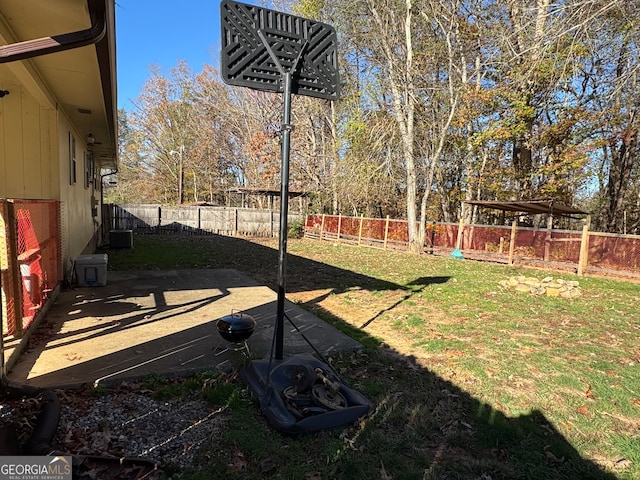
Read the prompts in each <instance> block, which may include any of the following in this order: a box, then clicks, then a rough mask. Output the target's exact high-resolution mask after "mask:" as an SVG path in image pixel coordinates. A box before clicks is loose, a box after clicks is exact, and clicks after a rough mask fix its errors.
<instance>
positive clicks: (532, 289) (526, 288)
mask: <svg viewBox="0 0 640 480" xmlns="http://www.w3.org/2000/svg"><path fill="white" fill-rule="evenodd" d="M500 286H501V287H503V288H505V289H507V290H514V291H516V292H522V293H529V294H531V295H546V296H547V297H562V298H578V297H580V296H582V290H581V289H580V284H579V282H578V281H576V280H563V279H562V278H553V277H545V278H543V279H542V280H538V279H537V278H534V277H525V276H524V275H518V276H513V277H509V279H508V280H501V281H500Z"/></svg>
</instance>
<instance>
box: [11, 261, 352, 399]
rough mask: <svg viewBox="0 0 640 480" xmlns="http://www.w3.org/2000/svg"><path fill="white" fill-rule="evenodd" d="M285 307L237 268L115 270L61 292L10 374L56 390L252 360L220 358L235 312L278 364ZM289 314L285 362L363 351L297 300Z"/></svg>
mask: <svg viewBox="0 0 640 480" xmlns="http://www.w3.org/2000/svg"><path fill="white" fill-rule="evenodd" d="M276 306H277V295H276V293H275V292H274V291H273V290H271V289H270V288H268V287H266V286H263V285H260V284H258V283H257V282H256V281H255V280H253V279H252V278H250V277H248V276H247V275H244V274H243V273H241V272H239V271H236V270H231V269H225V270H206V269H197V270H196V269H194V270H172V271H126V272H117V271H110V272H109V273H108V280H107V285H105V286H97V287H83V288H76V289H72V290H66V291H63V292H61V293H60V294H59V295H58V297H57V299H56V302H55V303H54V305H53V306H52V307H51V309H50V310H49V311H48V312H47V314H46V316H45V317H44V321H43V322H42V323H41V325H40V326H39V327H38V330H37V331H36V332H34V335H32V337H31V339H30V341H29V346H28V348H27V349H25V351H23V352H22V353H21V354H20V356H19V357H18V359H17V361H16V362H15V364H14V365H13V366H12V368H11V370H10V371H9V372H8V378H9V380H11V381H14V382H18V383H24V384H29V385H33V386H37V387H50V388H55V387H72V386H79V385H84V384H90V385H99V384H101V383H110V382H114V381H120V380H125V379H131V378H140V377H143V376H146V375H148V374H151V373H156V374H159V375H167V376H179V375H186V374H190V373H193V372H197V371H206V370H215V369H218V368H228V367H230V366H233V365H234V364H235V363H237V362H239V361H243V358H242V356H241V354H240V353H239V352H233V351H227V352H224V353H222V354H220V353H219V352H220V351H222V350H224V349H225V348H226V347H227V346H228V343H227V342H226V341H225V340H223V339H222V337H220V335H219V333H218V330H217V328H216V321H217V320H218V319H219V318H222V317H224V316H227V315H230V314H231V313H232V312H242V313H246V314H249V315H251V316H252V317H253V318H254V319H255V320H256V328H255V331H254V333H253V335H252V336H251V337H250V338H249V340H248V346H249V349H250V351H251V356H252V358H269V356H270V355H271V352H272V345H273V332H274V326H275V317H276ZM285 313H286V315H287V317H288V318H289V319H291V323H290V322H288V321H287V320H285V328H284V356H285V358H286V357H287V356H289V355H296V354H300V353H314V349H315V350H317V351H318V352H320V353H321V354H322V355H323V356H325V357H326V356H330V355H331V354H332V353H336V352H344V351H354V350H358V349H360V348H361V346H360V344H359V343H358V342H357V341H355V340H353V339H352V338H350V337H349V336H347V335H345V334H343V333H342V332H340V331H339V330H338V329H336V328H335V327H333V326H331V325H329V324H327V323H326V322H324V321H323V320H320V319H319V318H317V317H316V316H315V315H313V314H311V313H309V312H307V311H306V310H304V309H302V308H301V307H299V306H297V305H295V304H293V303H291V302H288V301H287V302H286V305H285ZM292 324H293V325H292ZM294 325H295V327H297V328H295V327H294ZM300 332H301V333H300ZM305 338H306V339H305Z"/></svg>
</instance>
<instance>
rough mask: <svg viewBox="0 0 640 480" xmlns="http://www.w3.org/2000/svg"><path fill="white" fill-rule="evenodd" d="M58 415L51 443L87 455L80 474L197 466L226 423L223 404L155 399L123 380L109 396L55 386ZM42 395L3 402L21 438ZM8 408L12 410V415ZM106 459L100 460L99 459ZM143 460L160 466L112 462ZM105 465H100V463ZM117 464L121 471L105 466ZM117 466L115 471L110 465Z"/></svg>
mask: <svg viewBox="0 0 640 480" xmlns="http://www.w3.org/2000/svg"><path fill="white" fill-rule="evenodd" d="M55 393H56V395H57V397H58V398H59V400H60V407H61V411H60V419H59V422H58V428H57V431H56V436H55V437H54V439H53V442H52V445H51V446H52V448H53V449H54V450H55V451H58V452H62V453H66V454H69V455H74V456H81V457H83V458H85V461H84V463H83V465H82V467H83V468H82V472H83V475H84V476H82V477H81V478H91V479H95V478H97V479H106V478H127V479H128V478H131V479H134V478H145V479H156V478H159V476H160V472H161V471H162V469H165V468H166V467H170V470H171V471H175V470H176V469H180V470H182V469H185V468H188V467H190V466H193V465H194V457H195V455H196V454H197V452H198V450H199V449H200V448H201V447H205V446H206V447H207V448H209V449H210V448H216V447H215V445H216V443H217V441H218V440H219V439H220V438H221V434H222V431H223V430H222V429H223V428H224V425H225V411H224V410H225V409H224V407H215V406H214V407H212V406H211V404H210V403H207V402H205V401H204V400H200V399H195V398H192V399H170V400H158V399H155V398H153V396H152V392H151V391H150V390H145V389H144V388H143V386H142V385H140V384H138V383H122V384H121V385H118V386H117V387H114V388H111V389H109V390H108V392H106V394H102V395H96V393H95V392H94V393H92V392H91V391H89V390H56V391H55ZM39 402H40V400H39V399H37V398H36V399H26V400H25V399H23V400H20V401H15V402H4V403H3V405H2V408H3V409H2V410H0V413H3V412H4V417H5V418H7V417H9V416H10V417H11V418H12V419H13V420H14V423H16V424H18V425H20V427H19V428H18V436H19V440H20V442H22V443H24V441H25V440H26V439H27V438H28V436H29V434H30V431H29V429H30V426H31V427H32V426H33V424H34V423H35V419H36V416H37V414H38V413H39ZM9 412H10V413H9ZM107 457H108V461H106V462H100V458H107ZM116 458H117V459H121V458H125V459H127V462H129V461H133V460H134V459H136V460H141V461H140V462H138V463H144V464H146V465H153V464H157V468H158V471H157V472H153V473H149V472H148V469H147V470H145V471H144V475H143V474H142V473H141V472H142V470H140V471H134V469H131V468H127V465H126V464H127V462H125V465H124V467H123V466H121V465H118V464H117V462H112V459H116ZM101 463H102V464H101ZM108 463H115V464H116V466H117V467H118V469H119V471H118V472H113V471H111V472H108V471H107V470H108V468H107V467H106V466H105V464H108ZM112 470H113V469H112Z"/></svg>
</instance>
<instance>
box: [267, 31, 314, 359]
mask: <svg viewBox="0 0 640 480" xmlns="http://www.w3.org/2000/svg"><path fill="white" fill-rule="evenodd" d="M258 36H259V37H260V39H261V40H262V43H263V44H264V46H265V48H266V49H267V52H269V55H270V56H271V59H272V60H273V61H274V63H275V64H276V67H277V68H278V71H279V72H280V75H281V81H283V82H284V91H283V103H284V105H283V111H282V127H281V128H282V143H281V146H280V148H281V156H282V163H281V166H280V239H279V240H280V241H279V245H278V304H277V307H276V327H275V332H274V335H275V355H274V356H275V359H276V360H282V358H283V356H284V354H283V350H284V304H285V292H286V274H287V230H288V228H287V223H288V216H289V152H290V150H291V147H290V145H291V130H293V127H292V126H291V123H290V122H291V74H292V72H294V71H295V70H296V68H297V67H298V63H299V62H300V59H301V58H302V54H303V53H304V51H305V48H306V46H307V43H308V42H305V44H304V45H303V46H302V48H301V49H300V52H299V53H298V56H297V58H296V59H295V61H294V62H293V65H291V69H290V70H289V71H288V72H286V71H285V70H284V68H283V67H282V64H281V63H280V60H279V59H278V57H277V56H276V54H275V52H274V51H273V49H272V48H271V46H270V45H269V42H268V41H267V38H266V37H265V35H264V33H263V32H262V30H258Z"/></svg>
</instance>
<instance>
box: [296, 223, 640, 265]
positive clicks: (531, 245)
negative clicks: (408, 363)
mask: <svg viewBox="0 0 640 480" xmlns="http://www.w3.org/2000/svg"><path fill="white" fill-rule="evenodd" d="M304 235H305V237H306V238H311V239H317V240H326V241H331V242H334V243H347V244H351V245H361V246H370V247H376V248H383V249H400V250H407V249H408V245H409V241H408V240H409V229H408V223H407V221H406V220H394V219H391V218H389V217H387V218H384V219H381V218H365V217H364V216H361V217H345V216H342V215H308V216H307V218H306V220H305V225H304ZM456 249H458V250H460V252H461V253H462V254H463V256H464V257H465V258H469V259H475V260H488V261H493V262H500V263H506V264H509V265H513V264H516V263H519V264H529V265H539V266H547V267H550V268H560V269H568V270H573V271H575V272H576V273H577V274H578V275H582V274H583V273H587V272H592V273H602V274H613V275H620V276H631V277H640V235H619V234H612V233H601V232H591V231H589V224H588V223H586V224H585V225H584V227H583V228H582V230H579V231H578V230H555V229H550V228H543V229H540V228H531V227H522V226H519V225H518V224H517V223H516V222H514V223H513V224H512V225H511V226H493V225H464V224H463V223H460V224H454V223H435V222H433V223H427V225H426V236H425V243H424V245H423V250H424V252H425V253H430V254H440V255H449V254H451V253H452V252H453V251H454V250H456Z"/></svg>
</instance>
